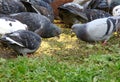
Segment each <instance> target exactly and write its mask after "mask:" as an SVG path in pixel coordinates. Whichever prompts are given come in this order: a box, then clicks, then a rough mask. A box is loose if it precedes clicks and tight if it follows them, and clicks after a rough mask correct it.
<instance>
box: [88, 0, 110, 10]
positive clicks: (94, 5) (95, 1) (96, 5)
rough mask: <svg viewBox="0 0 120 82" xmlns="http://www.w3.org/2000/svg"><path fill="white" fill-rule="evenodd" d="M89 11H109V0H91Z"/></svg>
mask: <svg viewBox="0 0 120 82" xmlns="http://www.w3.org/2000/svg"><path fill="white" fill-rule="evenodd" d="M87 8H88V9H100V10H104V11H107V12H108V11H109V5H108V2H107V0H91V1H90V3H89V4H88V7H87Z"/></svg>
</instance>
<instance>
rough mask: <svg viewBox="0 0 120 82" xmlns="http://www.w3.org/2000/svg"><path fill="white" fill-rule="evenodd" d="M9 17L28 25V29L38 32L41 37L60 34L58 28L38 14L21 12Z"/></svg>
mask: <svg viewBox="0 0 120 82" xmlns="http://www.w3.org/2000/svg"><path fill="white" fill-rule="evenodd" d="M10 17H11V18H14V19H17V20H19V21H20V22H22V23H24V24H26V25H27V26H28V30H30V31H33V32H36V33H38V34H39V35H40V36H41V37H42V38H50V37H54V36H59V35H60V34H61V30H60V28H58V27H57V26H56V25H54V24H53V23H51V21H50V20H49V19H48V18H47V17H45V16H43V15H40V14H37V13H31V12H21V13H16V14H11V15H10Z"/></svg>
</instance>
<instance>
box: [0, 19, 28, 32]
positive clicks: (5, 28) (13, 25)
mask: <svg viewBox="0 0 120 82" xmlns="http://www.w3.org/2000/svg"><path fill="white" fill-rule="evenodd" d="M0 23H1V24H0V34H6V33H11V32H14V31H17V30H26V29H27V25H26V24H23V23H21V22H19V21H18V20H15V21H10V20H6V19H0Z"/></svg>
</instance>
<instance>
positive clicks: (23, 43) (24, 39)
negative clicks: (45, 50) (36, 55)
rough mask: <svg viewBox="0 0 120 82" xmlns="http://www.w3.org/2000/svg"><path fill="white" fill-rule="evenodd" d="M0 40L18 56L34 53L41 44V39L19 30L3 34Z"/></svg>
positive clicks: (34, 34)
mask: <svg viewBox="0 0 120 82" xmlns="http://www.w3.org/2000/svg"><path fill="white" fill-rule="evenodd" d="M0 40H1V41H2V42H4V43H6V44H8V45H9V46H10V47H11V48H13V50H15V51H16V52H17V53H18V54H20V55H26V54H29V53H33V52H35V51H36V50H37V49H38V48H39V46H40V44H41V37H40V36H39V35H37V34H36V33H34V32H31V31H27V30H19V31H15V32H12V33H8V34H5V35H4V36H2V38H1V39H0Z"/></svg>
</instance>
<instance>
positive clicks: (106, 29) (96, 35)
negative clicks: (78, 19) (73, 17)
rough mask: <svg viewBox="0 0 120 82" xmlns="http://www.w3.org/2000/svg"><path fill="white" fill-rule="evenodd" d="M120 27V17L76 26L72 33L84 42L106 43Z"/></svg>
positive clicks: (101, 19) (73, 27)
mask: <svg viewBox="0 0 120 82" xmlns="http://www.w3.org/2000/svg"><path fill="white" fill-rule="evenodd" d="M119 25H120V17H108V18H100V19H96V20H93V21H91V22H88V23H84V24H74V25H73V26H72V31H73V32H74V33H75V34H76V36H77V37H78V38H79V39H81V40H83V41H86V42H96V41H104V43H106V42H107V40H109V38H110V37H111V36H112V33H113V32H115V31H117V30H118V29H119V28H120V27H119Z"/></svg>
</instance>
